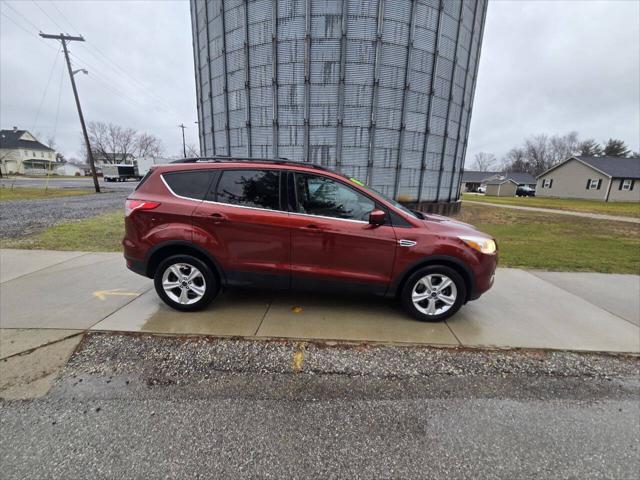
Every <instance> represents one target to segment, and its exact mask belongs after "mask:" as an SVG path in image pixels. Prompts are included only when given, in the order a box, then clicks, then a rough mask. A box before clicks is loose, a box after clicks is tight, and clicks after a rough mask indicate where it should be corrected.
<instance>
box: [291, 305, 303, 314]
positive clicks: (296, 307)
mask: <svg viewBox="0 0 640 480" xmlns="http://www.w3.org/2000/svg"><path fill="white" fill-rule="evenodd" d="M291 311H292V312H293V313H301V312H302V307H299V306H297V305H296V306H295V307H291Z"/></svg>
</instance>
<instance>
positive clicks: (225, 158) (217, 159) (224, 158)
mask: <svg viewBox="0 0 640 480" xmlns="http://www.w3.org/2000/svg"><path fill="white" fill-rule="evenodd" d="M206 162H211V163H224V162H234V163H241V162H259V163H275V164H278V165H295V166H299V167H309V168H315V169H318V170H325V171H330V169H329V168H326V167H323V166H322V165H317V164H315V163H308V162H298V161H295V160H289V159H288V158H284V157H277V158H255V157H232V156H230V155H216V156H214V157H194V158H184V159H179V160H174V161H173V162H171V163H206Z"/></svg>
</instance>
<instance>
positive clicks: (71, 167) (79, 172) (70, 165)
mask: <svg viewBox="0 0 640 480" xmlns="http://www.w3.org/2000/svg"><path fill="white" fill-rule="evenodd" d="M88 169H89V165H83V164H80V163H76V162H66V163H65V164H63V165H60V166H59V167H58V170H57V171H56V173H57V174H58V175H67V176H71V177H74V176H75V177H83V176H84V175H85V172H86V171H87V170H88Z"/></svg>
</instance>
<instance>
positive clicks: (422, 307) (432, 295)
mask: <svg viewBox="0 0 640 480" xmlns="http://www.w3.org/2000/svg"><path fill="white" fill-rule="evenodd" d="M457 298H458V289H457V288H456V284H455V283H454V281H453V280H451V279H450V278H449V277H447V276H446V275H443V274H440V273H431V274H429V275H425V276H424V277H422V278H421V279H420V280H418V281H417V282H416V283H415V285H414V286H413V289H412V290H411V301H412V302H413V305H414V307H416V309H417V310H418V311H419V312H420V313H423V314H425V315H429V316H435V315H441V314H443V313H445V312H447V311H448V310H449V309H450V308H451V307H453V305H454V304H455V303H456V299H457Z"/></svg>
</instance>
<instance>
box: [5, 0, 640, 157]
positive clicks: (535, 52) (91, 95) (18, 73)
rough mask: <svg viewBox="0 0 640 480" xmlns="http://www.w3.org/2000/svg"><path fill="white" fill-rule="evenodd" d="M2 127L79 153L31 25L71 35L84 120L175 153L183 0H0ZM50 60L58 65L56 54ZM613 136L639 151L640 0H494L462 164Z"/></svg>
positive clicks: (70, 115)
mask: <svg viewBox="0 0 640 480" xmlns="http://www.w3.org/2000/svg"><path fill="white" fill-rule="evenodd" d="M0 14H1V15H0V57H1V60H0V124H1V126H2V128H11V127H12V126H14V125H16V126H18V127H19V128H23V129H27V130H30V131H32V132H34V133H39V134H40V136H41V139H42V140H45V139H46V138H48V137H50V136H53V135H55V138H56V143H57V148H58V149H59V150H60V151H61V152H62V153H63V154H65V155H66V156H67V157H79V156H80V129H79V123H78V118H77V113H76V110H75V105H74V103H73V96H72V92H71V87H70V85H69V80H68V78H67V73H66V71H65V70H63V66H64V62H63V57H62V55H61V54H59V53H57V52H58V49H59V45H58V44H57V43H56V42H55V41H52V40H46V41H45V40H42V39H40V38H39V37H38V35H37V34H38V31H40V30H41V31H43V32H48V33H59V32H61V31H62V32H65V33H71V34H77V33H80V34H82V35H84V37H85V38H86V40H87V41H86V42H84V43H80V42H76V43H73V44H72V45H71V51H72V54H73V57H72V60H73V63H74V68H86V69H87V70H89V75H82V74H78V75H76V78H77V83H78V88H79V91H80V96H81V100H82V104H83V109H84V112H85V117H86V119H87V121H98V120H99V121H104V122H113V123H117V124H120V125H123V126H129V127H133V128H136V129H138V130H142V131H147V132H149V133H153V134H155V135H157V136H159V137H160V138H162V140H163V142H164V146H165V149H166V151H167V153H168V154H169V155H175V154H179V153H180V152H181V149H182V144H181V142H182V140H181V133H180V129H179V128H178V126H177V125H178V124H179V123H181V122H184V124H185V125H186V126H187V127H189V128H188V129H187V130H186V135H187V142H188V143H191V144H194V145H197V143H198V137H197V125H196V124H195V123H194V122H195V120H196V119H197V114H196V98H195V79H194V74H193V52H192V45H191V24H190V19H189V4H188V2H187V1H168V0H165V1H160V0H157V1H151V0H148V1H95V0H94V1H79V0H78V1H71V0H69V1H64V0H63V1H55V2H48V1H47V2H45V1H31V0H28V1H27V0H22V1H5V0H0ZM56 57H57V61H56ZM572 130H575V131H578V132H579V134H580V136H581V137H582V138H586V137H594V138H596V139H597V140H600V141H601V140H605V139H607V138H609V137H615V138H622V139H624V140H625V141H626V142H627V144H628V145H629V146H630V147H631V148H632V149H634V150H640V133H639V132H640V2H638V1H636V0H621V1H602V2H597V1H577V0H574V1H541V0H535V1H515V0H511V1H506V0H504V1H492V2H491V4H490V5H489V12H488V16H487V24H486V27H485V34H484V42H483V47H482V56H481V61H480V73H479V78H478V84H477V91H476V97H475V105H474V112H473V119H472V125H471V133H470V138H469V148H468V152H467V164H470V163H471V162H472V160H473V156H474V155H475V153H477V152H479V151H485V152H492V153H495V154H496V155H497V156H498V157H501V156H502V155H503V154H504V153H505V152H506V151H507V150H508V149H509V148H511V147H512V146H515V145H518V144H519V143H521V142H522V140H523V139H524V138H525V137H527V136H529V135H534V134H539V133H548V134H554V133H560V134H562V133H566V132H569V131H572Z"/></svg>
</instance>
